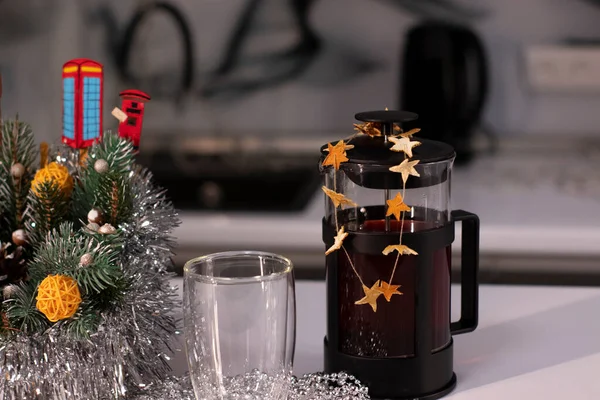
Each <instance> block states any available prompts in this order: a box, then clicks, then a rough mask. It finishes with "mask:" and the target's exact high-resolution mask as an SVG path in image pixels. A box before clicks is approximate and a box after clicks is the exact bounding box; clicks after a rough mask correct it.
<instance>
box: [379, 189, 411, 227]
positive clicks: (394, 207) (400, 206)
mask: <svg viewBox="0 0 600 400" xmlns="http://www.w3.org/2000/svg"><path fill="white" fill-rule="evenodd" d="M386 203H387V205H388V209H387V213H386V214H385V216H386V217H389V216H390V215H393V216H394V217H396V219H397V220H398V221H400V213H401V212H402V211H410V207H409V206H407V205H406V204H404V199H402V195H401V194H400V193H396V197H394V198H393V199H391V200H386Z"/></svg>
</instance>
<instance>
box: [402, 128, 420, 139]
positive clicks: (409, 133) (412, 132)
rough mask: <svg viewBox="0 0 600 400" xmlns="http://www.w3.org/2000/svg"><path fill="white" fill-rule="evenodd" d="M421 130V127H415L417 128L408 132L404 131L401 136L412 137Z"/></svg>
mask: <svg viewBox="0 0 600 400" xmlns="http://www.w3.org/2000/svg"><path fill="white" fill-rule="evenodd" d="M419 132H421V128H415V129H411V130H410V131H407V132H402V133H401V134H400V136H402V137H405V138H410V137H412V135H414V134H415V133H419Z"/></svg>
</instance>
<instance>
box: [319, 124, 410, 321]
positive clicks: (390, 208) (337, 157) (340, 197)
mask: <svg viewBox="0 0 600 400" xmlns="http://www.w3.org/2000/svg"><path fill="white" fill-rule="evenodd" d="M354 128H355V130H357V131H358V133H357V134H364V135H369V136H371V137H376V136H381V135H382V132H381V127H380V126H379V125H378V124H377V123H372V122H367V123H364V124H354ZM394 131H396V132H397V133H396V134H394V135H391V137H390V138H389V140H390V141H391V142H392V143H394V145H393V146H392V147H391V148H390V150H391V151H395V152H402V153H404V161H403V162H402V163H401V164H399V165H397V166H393V167H391V168H390V171H392V172H396V173H399V174H401V177H402V191H401V193H397V194H396V197H395V198H394V199H391V200H387V202H386V203H387V204H386V206H387V211H386V217H390V216H394V217H395V219H396V220H397V221H399V222H400V229H399V239H398V241H399V243H398V244H397V245H390V246H387V247H386V248H385V249H383V251H382V253H383V255H386V256H387V255H389V254H390V253H392V252H394V251H396V252H397V256H396V260H395V262H394V266H393V268H392V271H391V275H390V278H389V279H388V281H385V280H382V279H379V280H377V281H376V282H375V283H374V284H373V285H372V286H370V287H369V286H367V285H366V284H365V282H364V281H363V279H362V277H361V276H360V274H359V273H358V271H357V269H356V266H355V265H354V263H353V260H352V257H351V256H350V254H349V253H348V251H347V250H346V248H345V247H344V244H343V242H344V239H346V237H348V235H349V234H348V232H346V231H345V227H344V226H343V225H342V226H340V224H339V221H338V211H337V209H338V208H342V207H343V206H351V207H356V206H357V204H356V203H355V202H354V201H353V200H352V199H349V198H347V197H346V196H344V194H342V193H338V192H337V175H338V171H339V170H340V166H341V164H342V163H344V162H347V161H349V159H348V157H347V154H346V152H347V151H349V150H352V148H353V147H354V146H353V145H351V144H348V143H347V142H345V141H343V140H340V141H339V142H338V143H337V144H336V145H333V144H331V143H328V145H327V149H326V150H325V151H326V152H327V153H328V154H327V156H326V157H325V159H324V160H323V163H322V166H323V167H326V166H331V167H333V190H332V189H329V188H327V187H326V186H323V188H322V189H323V192H324V193H325V194H326V195H327V197H328V198H329V200H330V201H331V202H332V204H333V208H334V211H333V213H334V221H335V228H336V231H337V234H336V236H335V237H334V243H333V245H332V246H331V247H329V249H327V251H326V252H325V254H326V255H329V254H331V253H332V252H334V251H338V250H342V251H343V252H344V254H345V256H346V258H347V259H348V263H349V264H350V267H351V268H352V271H353V272H354V275H356V277H357V278H358V280H359V281H360V284H361V286H362V289H363V292H364V297H362V298H361V299H358V300H357V301H356V302H355V304H356V305H364V304H368V305H370V306H371V308H372V309H373V312H377V299H378V298H379V296H381V295H383V296H384V298H385V299H386V300H387V301H388V302H390V301H391V298H392V296H393V295H395V294H396V295H401V294H402V293H401V292H400V291H398V288H399V287H400V285H394V284H393V280H394V276H395V273H396V269H397V266H398V262H399V260H400V256H402V255H417V252H415V251H414V250H412V249H411V248H409V247H408V246H405V245H403V244H402V235H403V233H404V219H405V213H406V212H408V211H410V210H411V208H410V207H409V206H407V205H406V204H405V203H404V196H405V194H406V181H407V179H408V177H409V176H419V174H418V172H417V171H416V170H415V168H414V167H415V165H417V164H418V163H419V161H418V160H417V161H411V158H412V149H413V148H414V147H416V146H418V145H420V144H421V143H420V142H417V141H411V140H410V138H411V137H412V135H414V134H415V133H417V132H419V131H420V129H413V130H410V131H408V132H403V131H402V130H401V129H400V128H399V127H398V126H394ZM354 136H356V134H355V135H354ZM354 136H352V137H354ZM352 137H351V138H350V139H352Z"/></svg>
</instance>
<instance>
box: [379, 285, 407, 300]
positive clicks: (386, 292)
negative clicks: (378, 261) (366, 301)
mask: <svg viewBox="0 0 600 400" xmlns="http://www.w3.org/2000/svg"><path fill="white" fill-rule="evenodd" d="M399 287H400V285H392V284H390V283H387V282H385V281H382V282H381V285H380V286H379V288H378V290H379V292H380V293H381V294H382V295H383V297H385V299H386V300H387V301H388V303H389V302H390V301H391V300H392V296H393V295H395V294H400V295H401V294H403V293H402V292H399V291H398V288H399Z"/></svg>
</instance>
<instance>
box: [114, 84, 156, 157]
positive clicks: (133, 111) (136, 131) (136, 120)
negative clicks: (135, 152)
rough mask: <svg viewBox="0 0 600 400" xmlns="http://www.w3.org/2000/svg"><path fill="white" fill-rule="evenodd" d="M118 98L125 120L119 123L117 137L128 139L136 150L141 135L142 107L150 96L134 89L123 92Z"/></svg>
mask: <svg viewBox="0 0 600 400" xmlns="http://www.w3.org/2000/svg"><path fill="white" fill-rule="evenodd" d="M119 96H121V98H122V99H123V100H122V102H121V110H122V111H123V112H124V113H125V114H127V119H126V120H125V121H123V122H121V123H119V136H121V137H123V138H128V139H130V140H131V141H132V142H133V147H135V148H138V147H139V145H140V137H141V135H142V122H143V120H144V105H145V103H147V102H148V101H150V96H149V95H148V94H147V93H144V92H142V91H141V90H135V89H129V90H124V91H122V92H121V93H120V94H119Z"/></svg>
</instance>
